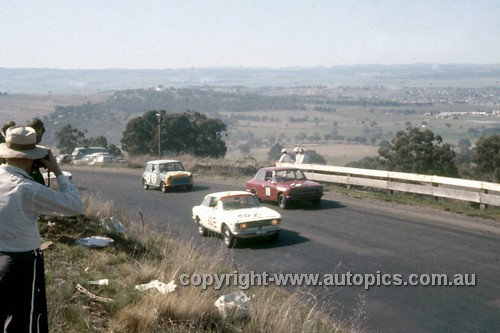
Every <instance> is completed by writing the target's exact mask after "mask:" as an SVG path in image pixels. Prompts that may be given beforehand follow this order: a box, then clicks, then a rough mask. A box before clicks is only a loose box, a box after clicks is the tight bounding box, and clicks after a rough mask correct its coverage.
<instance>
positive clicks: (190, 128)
mask: <svg viewBox="0 0 500 333" xmlns="http://www.w3.org/2000/svg"><path fill="white" fill-rule="evenodd" d="M157 113H160V114H161V133H160V138H161V148H162V151H168V152H172V153H174V154H192V155H195V156H200V157H223V156H225V155H226V152H227V147H226V143H225V142H224V141H223V140H222V132H224V131H226V124H224V122H223V121H222V120H220V119H213V118H208V117H207V116H206V115H204V114H201V113H199V112H196V111H186V112H183V113H173V114H167V113H166V111H164V110H161V111H155V110H153V111H148V112H146V113H144V114H143V115H142V116H139V117H136V118H133V119H131V120H130V121H129V122H128V123H127V126H126V127H125V131H124V132H123V137H122V139H121V143H122V149H123V150H125V151H126V152H128V153H129V154H130V155H140V154H151V153H154V152H156V151H157V150H158V119H157V116H156V114H157Z"/></svg>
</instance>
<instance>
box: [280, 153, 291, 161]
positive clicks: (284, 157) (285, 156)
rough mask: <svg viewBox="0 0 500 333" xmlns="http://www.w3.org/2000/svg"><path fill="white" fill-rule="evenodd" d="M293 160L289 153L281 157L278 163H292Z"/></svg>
mask: <svg viewBox="0 0 500 333" xmlns="http://www.w3.org/2000/svg"><path fill="white" fill-rule="evenodd" d="M292 162H293V161H292V158H291V157H290V155H288V154H287V153H285V154H283V155H281V157H280V159H279V161H278V163H292Z"/></svg>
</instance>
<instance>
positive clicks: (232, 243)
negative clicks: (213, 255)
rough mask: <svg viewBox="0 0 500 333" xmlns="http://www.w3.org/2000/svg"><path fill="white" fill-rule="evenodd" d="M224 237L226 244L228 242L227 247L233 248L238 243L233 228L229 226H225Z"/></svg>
mask: <svg viewBox="0 0 500 333" xmlns="http://www.w3.org/2000/svg"><path fill="white" fill-rule="evenodd" d="M222 235H223V237H224V244H226V246H227V247H229V248H231V247H234V246H235V245H236V239H235V238H234V235H233V233H232V232H231V230H229V228H228V227H224V232H223V234H222Z"/></svg>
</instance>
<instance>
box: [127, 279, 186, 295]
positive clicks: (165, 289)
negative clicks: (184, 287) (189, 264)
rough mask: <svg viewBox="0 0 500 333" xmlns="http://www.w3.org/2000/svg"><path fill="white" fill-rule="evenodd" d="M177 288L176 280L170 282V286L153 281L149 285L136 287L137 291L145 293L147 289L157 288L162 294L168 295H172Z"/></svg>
mask: <svg viewBox="0 0 500 333" xmlns="http://www.w3.org/2000/svg"><path fill="white" fill-rule="evenodd" d="M176 287H177V285H176V284H175V282H174V280H172V281H170V282H169V283H168V284H165V283H163V282H161V281H158V280H153V281H151V282H149V283H147V284H140V285H137V286H135V289H137V290H140V291H145V290H147V289H152V288H156V289H158V291H159V292H161V293H162V294H167V293H171V292H172V291H174V290H175V288H176Z"/></svg>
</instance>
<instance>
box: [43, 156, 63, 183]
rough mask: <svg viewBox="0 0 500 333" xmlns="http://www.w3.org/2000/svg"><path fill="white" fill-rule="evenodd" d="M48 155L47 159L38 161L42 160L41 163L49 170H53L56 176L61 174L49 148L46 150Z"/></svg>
mask: <svg viewBox="0 0 500 333" xmlns="http://www.w3.org/2000/svg"><path fill="white" fill-rule="evenodd" d="M48 157H49V159H48V160H46V159H40V160H39V161H40V162H42V164H43V165H44V166H45V167H46V168H47V169H49V171H51V172H53V173H54V175H55V176H56V177H57V176H59V175H62V171H61V168H60V167H59V164H57V161H56V158H55V157H54V155H53V154H52V151H51V150H50V149H49V150H48Z"/></svg>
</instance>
